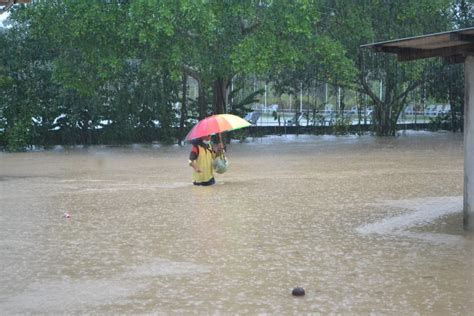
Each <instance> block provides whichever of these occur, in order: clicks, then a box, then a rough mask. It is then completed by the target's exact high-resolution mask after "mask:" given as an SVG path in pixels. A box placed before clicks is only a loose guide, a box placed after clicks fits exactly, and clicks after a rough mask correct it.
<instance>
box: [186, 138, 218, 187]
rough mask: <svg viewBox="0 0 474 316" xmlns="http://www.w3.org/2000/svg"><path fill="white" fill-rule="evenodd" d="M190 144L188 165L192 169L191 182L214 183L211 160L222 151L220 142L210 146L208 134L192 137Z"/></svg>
mask: <svg viewBox="0 0 474 316" xmlns="http://www.w3.org/2000/svg"><path fill="white" fill-rule="evenodd" d="M191 144H192V145H193V148H192V149H191V153H190V154H189V165H190V166H191V167H192V168H193V169H194V171H193V184H194V185H204V186H206V185H212V184H214V183H216V180H215V179H214V171H213V168H212V162H213V161H214V159H215V158H216V157H217V156H218V155H219V154H220V153H221V152H222V150H223V146H222V144H219V145H216V146H212V145H211V137H210V136H204V137H201V138H198V139H194V140H192V141H191Z"/></svg>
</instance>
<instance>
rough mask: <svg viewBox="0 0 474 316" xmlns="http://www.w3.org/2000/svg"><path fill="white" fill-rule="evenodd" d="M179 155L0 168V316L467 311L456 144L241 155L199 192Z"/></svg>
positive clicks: (60, 154) (252, 146)
mask: <svg viewBox="0 0 474 316" xmlns="http://www.w3.org/2000/svg"><path fill="white" fill-rule="evenodd" d="M189 150H190V148H189V147H179V146H170V147H165V146H141V145H134V146H127V147H105V146H103V147H100V146H98V147H89V148H72V149H64V148H62V147H58V148H55V149H54V150H51V151H38V152H29V153H19V154H6V153H2V154H0V271H1V272H0V310H1V311H2V313H3V314H12V313H43V314H52V313H60V314H64V313H78V314H79V313H101V314H102V313H106V314H116V313H124V314H131V313H167V314H178V313H180V314H182V313H185V314H189V313H196V314H209V313H241V314H249V313H251V314H254V313H272V314H293V313H317V312H321V313H328V312H335V313H369V312H377V313H383V314H391V313H397V314H400V313H401V314H413V313H420V314H430V315H431V314H439V315H446V314H454V315H456V314H459V315H466V314H469V313H472V310H474V294H473V293H474V276H473V273H474V264H473V260H474V238H473V236H472V234H467V233H465V232H464V231H463V230H462V194H463V182H462V181H463V146H462V136H461V135H457V134H451V133H426V132H409V133H407V134H403V135H401V136H400V137H397V138H375V137H372V136H363V137H357V136H341V137H336V136H308V135H302V136H301V135H300V136H298V137H296V136H281V137H279V136H273V137H267V138H259V139H249V140H248V142H246V143H243V144H239V143H233V144H231V145H229V152H228V158H229V160H230V163H231V164H230V167H229V170H228V172H227V173H225V174H223V175H217V184H216V185H215V186H212V187H194V186H193V185H191V183H190V181H191V168H190V167H188V166H187V156H188V153H189ZM66 212H67V213H68V214H70V218H64V217H63V215H64V213H66ZM296 286H302V287H304V288H305V289H306V296H305V297H302V298H295V297H292V296H291V290H292V288H293V287H296Z"/></svg>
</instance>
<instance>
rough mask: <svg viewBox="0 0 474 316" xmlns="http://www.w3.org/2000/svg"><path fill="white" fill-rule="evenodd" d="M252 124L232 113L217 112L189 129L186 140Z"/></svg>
mask: <svg viewBox="0 0 474 316" xmlns="http://www.w3.org/2000/svg"><path fill="white" fill-rule="evenodd" d="M247 126H250V123H249V122H247V121H246V120H244V119H242V118H240V117H238V116H236V115H232V114H216V115H212V116H209V117H206V118H205V119H203V120H201V121H199V122H198V123H197V124H196V125H194V127H193V128H192V129H191V130H190V131H189V133H188V135H187V136H186V138H185V140H193V139H196V138H201V137H203V136H207V135H211V134H217V133H222V132H226V131H232V130H235V129H239V128H244V127H247Z"/></svg>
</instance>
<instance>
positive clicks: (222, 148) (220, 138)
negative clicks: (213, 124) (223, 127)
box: [217, 133, 224, 150]
mask: <svg viewBox="0 0 474 316" xmlns="http://www.w3.org/2000/svg"><path fill="white" fill-rule="evenodd" d="M217 135H218V137H219V145H221V146H220V147H221V150H224V144H223V143H222V136H221V133H218V134H217Z"/></svg>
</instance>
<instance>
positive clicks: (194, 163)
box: [189, 160, 202, 173]
mask: <svg viewBox="0 0 474 316" xmlns="http://www.w3.org/2000/svg"><path fill="white" fill-rule="evenodd" d="M189 165H190V166H191V167H192V168H193V169H194V171H196V172H197V173H201V172H202V171H201V169H199V167H198V165H197V163H196V160H189Z"/></svg>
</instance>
